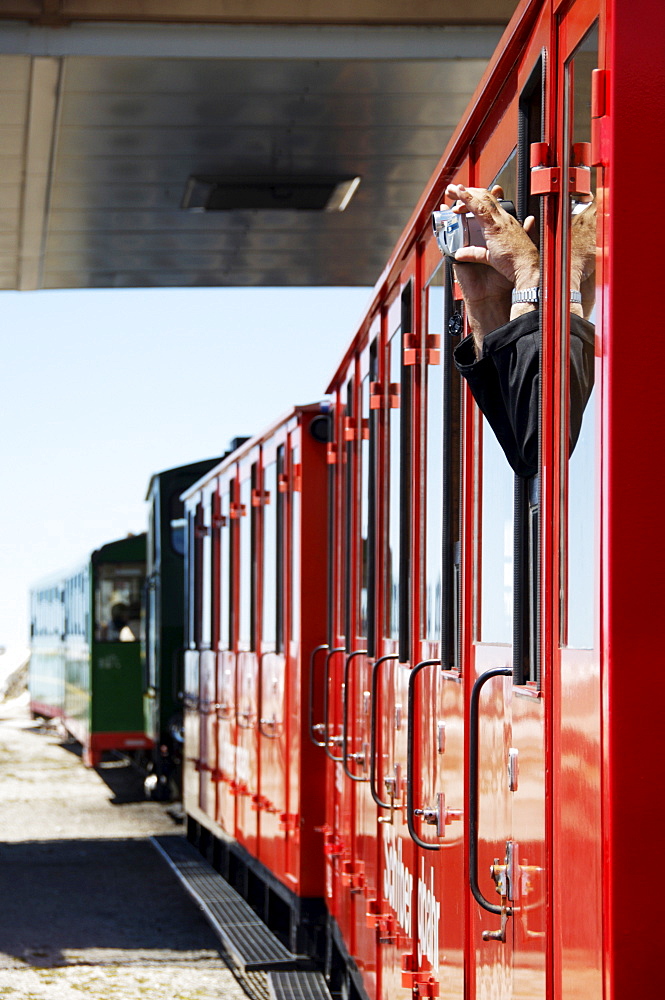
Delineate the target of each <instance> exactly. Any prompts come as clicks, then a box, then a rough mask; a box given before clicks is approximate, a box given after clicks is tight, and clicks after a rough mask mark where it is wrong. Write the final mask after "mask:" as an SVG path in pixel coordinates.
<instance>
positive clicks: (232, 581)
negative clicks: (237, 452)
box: [222, 479, 240, 649]
mask: <svg viewBox="0 0 665 1000" xmlns="http://www.w3.org/2000/svg"><path fill="white" fill-rule="evenodd" d="M236 491H237V483H236V480H235V479H232V480H231V481H230V483H229V493H228V497H229V566H228V574H227V577H226V580H227V587H226V591H227V594H228V611H229V614H228V630H229V634H228V647H227V648H228V649H233V647H234V643H235V642H236V575H235V574H236V564H237V559H238V535H239V533H240V526H239V523H238V518H237V517H235V516H234V517H232V516H231V510H232V508H233V509H234V513H235V505H236ZM222 592H223V591H222Z"/></svg>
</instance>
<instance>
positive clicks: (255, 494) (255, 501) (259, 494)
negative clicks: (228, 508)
mask: <svg viewBox="0 0 665 1000" xmlns="http://www.w3.org/2000/svg"><path fill="white" fill-rule="evenodd" d="M269 503H270V493H269V492H268V491H267V490H252V507H262V506H263V505H265V504H269Z"/></svg>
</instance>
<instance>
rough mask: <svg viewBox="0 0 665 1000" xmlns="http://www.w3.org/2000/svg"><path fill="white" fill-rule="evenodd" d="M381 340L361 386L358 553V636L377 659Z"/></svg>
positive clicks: (371, 352) (374, 345)
mask: <svg viewBox="0 0 665 1000" xmlns="http://www.w3.org/2000/svg"><path fill="white" fill-rule="evenodd" d="M378 377H379V376H378V339H377V338H375V339H374V340H373V341H372V343H371V344H370V348H369V370H368V371H367V373H366V375H365V377H364V378H363V380H362V383H361V386H360V395H361V398H360V459H359V460H360V468H359V478H360V525H359V528H360V538H359V551H358V580H359V585H358V635H359V637H360V638H363V639H366V644H365V648H366V649H367V652H368V654H369V655H370V656H374V649H375V646H376V612H375V597H376V590H375V588H376V576H375V562H376V440H377V437H376V435H377V420H378V411H377V410H375V409H371V404H370V396H371V387H372V383H373V382H376V381H377V380H378Z"/></svg>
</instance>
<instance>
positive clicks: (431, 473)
mask: <svg viewBox="0 0 665 1000" xmlns="http://www.w3.org/2000/svg"><path fill="white" fill-rule="evenodd" d="M445 275H446V271H445V267H444V263H443V261H442V262H441V264H440V265H439V267H438V269H437V270H436V271H435V273H434V274H433V276H432V278H431V279H430V281H429V284H428V285H427V288H426V290H425V310H426V311H425V315H426V317H427V332H428V336H431V335H439V334H440V333H441V331H442V329H443V309H444V293H445V288H444V281H445ZM442 370H443V369H442V368H441V367H440V366H432V367H430V366H428V367H427V368H426V369H425V373H426V374H425V378H426V389H425V392H426V397H425V413H426V417H425V420H426V425H425V435H426V436H425V470H424V478H425V511H424V517H423V530H424V538H423V551H424V553H425V558H424V559H423V562H422V570H421V571H422V577H423V579H422V583H421V590H422V593H423V601H422V605H421V607H422V622H421V633H422V636H423V638H424V639H429V640H431V641H433V642H436V641H438V639H439V638H440V636H441V621H442V615H441V610H442V600H441V598H442V588H443V564H442V560H441V545H442V540H443V504H442V502H441V499H442V497H443V379H442V374H441V373H442Z"/></svg>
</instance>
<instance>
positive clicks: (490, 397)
mask: <svg viewBox="0 0 665 1000" xmlns="http://www.w3.org/2000/svg"><path fill="white" fill-rule="evenodd" d="M539 324H540V314H539V312H538V311H534V312H530V313H526V314H525V315H524V316H520V317H519V318H518V319H516V320H512V321H511V322H510V323H506V324H505V326H501V327H499V329H498V330H493V331H492V333H489V334H488V335H487V336H486V337H485V340H484V342H483V354H482V357H481V358H478V359H477V360H476V357H475V352H474V346H473V340H472V338H471V337H466V338H465V340H463V341H462V342H461V344H459V345H458V347H457V348H456V349H455V354H454V357H455V365H456V366H457V370H458V371H459V372H460V373H461V374H462V375H463V376H464V378H465V379H466V380H467V382H468V383H469V388H470V389H471V392H472V394H473V397H474V399H475V400H476V403H477V404H478V406H479V407H480V409H481V410H482V411H483V413H484V414H485V417H486V418H487V421H488V423H489V424H490V426H491V428H492V430H493V431H494V433H495V434H496V436H497V438H498V441H499V444H500V445H501V447H502V448H503V450H504V452H505V455H506V458H507V459H508V462H509V463H510V465H511V467H512V469H513V470H514V471H515V472H516V473H517V474H518V475H519V476H533V475H534V474H535V473H536V472H537V471H538V415H539V383H540V330H539ZM594 336H595V328H594V326H593V324H592V323H588V322H587V321H586V320H584V319H581V318H580V317H579V316H571V317H570V451H571V452H572V450H573V448H574V447H575V445H576V443H577V439H578V437H579V433H580V428H581V426H582V416H583V414H584V408H585V406H586V404H587V401H588V399H589V396H590V394H591V389H592V388H593V365H594Z"/></svg>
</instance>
